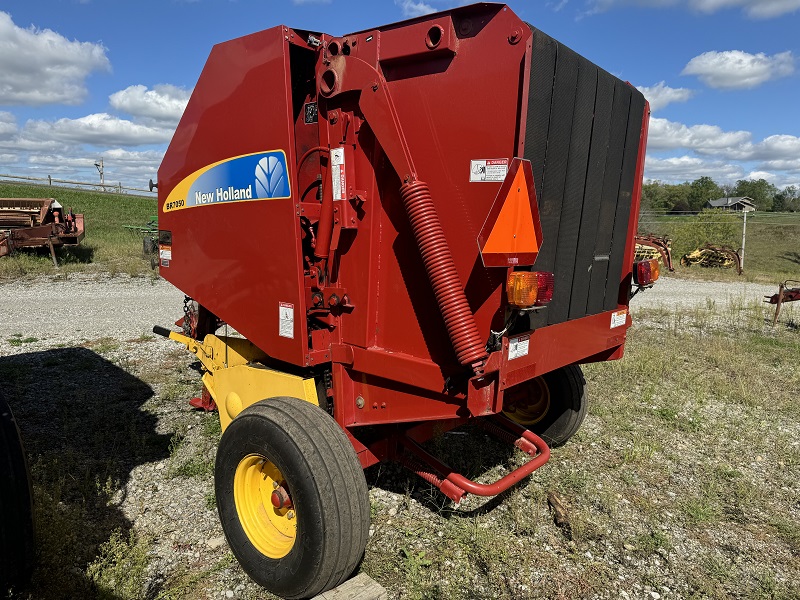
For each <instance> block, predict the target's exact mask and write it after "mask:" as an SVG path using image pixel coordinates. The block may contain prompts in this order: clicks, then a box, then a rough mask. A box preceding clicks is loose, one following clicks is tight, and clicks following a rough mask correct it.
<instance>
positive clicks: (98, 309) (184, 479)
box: [0, 276, 777, 598]
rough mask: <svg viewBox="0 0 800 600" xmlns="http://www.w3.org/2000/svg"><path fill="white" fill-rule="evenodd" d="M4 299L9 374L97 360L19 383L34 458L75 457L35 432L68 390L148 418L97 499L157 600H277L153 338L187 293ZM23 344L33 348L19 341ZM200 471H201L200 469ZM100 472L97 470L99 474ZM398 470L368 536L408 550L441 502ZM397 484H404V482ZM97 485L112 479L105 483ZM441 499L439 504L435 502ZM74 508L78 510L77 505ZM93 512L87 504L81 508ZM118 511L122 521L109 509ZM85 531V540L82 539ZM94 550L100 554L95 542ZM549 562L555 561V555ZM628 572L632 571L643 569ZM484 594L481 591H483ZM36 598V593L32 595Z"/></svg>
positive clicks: (117, 285) (97, 288) (185, 370)
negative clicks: (44, 388)
mask: <svg viewBox="0 0 800 600" xmlns="http://www.w3.org/2000/svg"><path fill="white" fill-rule="evenodd" d="M776 291H777V287H775V288H773V287H771V286H764V285H758V284H751V283H739V282H735V283H724V282H701V281H689V280H681V279H674V278H664V279H662V280H661V281H659V282H658V284H657V285H656V286H655V287H654V288H653V289H652V290H648V291H646V292H644V293H641V294H638V295H637V296H636V297H635V298H634V300H633V302H632V307H634V310H635V308H636V307H647V308H656V307H659V306H678V305H687V306H688V305H692V304H700V305H703V304H706V299H707V298H711V299H713V300H714V301H715V302H716V305H717V306H719V305H721V304H724V303H727V302H730V301H734V300H735V301H737V302H739V301H741V300H745V301H747V302H750V301H755V300H761V299H762V297H763V296H764V295H770V294H773V293H775V292H776ZM0 294H1V295H2V296H1V297H2V298H3V299H4V301H3V302H2V303H0V366H4V367H5V369H6V371H5V373H6V374H9V373H10V371H9V369H16V368H19V369H22V367H23V366H26V368H30V369H31V370H33V371H36V370H37V369H38V368H39V367H41V368H42V369H51V370H54V369H68V368H70V365H73V364H75V363H80V362H85V363H86V364H87V365H88V366H86V367H85V368H86V373H87V375H86V377H87V378H94V380H89V379H83V380H81V379H80V377H78V378H77V381H72V380H70V381H69V382H66V383H65V384H63V386H62V387H61V389H59V390H58V393H55V394H53V393H51V392H47V393H44V392H43V393H41V394H40V395H36V394H35V392H33V391H31V390H32V388H33V385H32V384H30V383H24V384H23V383H18V384H17V386H18V387H19V390H20V391H21V392H24V393H21V394H19V396H20V397H22V398H28V399H29V403H30V404H32V405H34V407H33V408H28V409H27V410H26V407H25V406H20V405H17V406H13V408H14V410H15V411H17V410H18V408H19V409H20V410H19V413H20V414H18V415H17V418H18V419H19V421H20V423H21V424H22V425H23V426H25V425H29V426H30V427H31V431H28V432H26V431H25V430H23V435H24V437H25V436H26V435H27V436H28V437H29V439H26V444H28V450H29V452H30V453H31V454H36V453H37V450H39V449H40V448H41V447H45V448H53V447H54V446H55V447H57V445H58V444H59V443H63V444H65V447H67V448H69V449H70V451H73V450H75V449H74V448H73V447H71V446H70V445H69V444H71V443H74V439H75V437H74V434H75V433H76V432H75V431H72V430H71V427H72V425H69V424H68V425H66V426H62V427H61V429H59V430H56V431H55V433H53V432H52V431H51V430H49V429H47V430H46V429H43V430H42V431H41V432H39V433H37V432H36V431H35V427H36V425H37V418H39V417H37V411H38V412H41V413H42V414H47V415H51V416H54V417H57V416H58V415H59V414H63V407H64V405H65V404H64V403H65V402H71V401H72V399H73V396H75V395H76V394H78V393H79V392H78V388H77V387H70V386H80V388H81V389H80V393H82V394H86V395H87V396H91V395H92V394H100V395H101V396H103V401H105V396H108V401H109V402H112V403H113V402H114V400H116V399H117V394H116V393H115V392H114V391H112V392H109V388H112V389H114V388H115V389H119V390H123V391H124V393H125V394H127V396H123V399H125V398H127V403H123V402H122V401H119V404H118V408H113V407H114V406H117V405H114V404H110V406H111V407H112V408H109V409H106V410H109V411H114V410H118V411H119V414H115V415H114V418H115V421H114V422H115V423H116V422H125V421H126V420H127V421H129V422H135V423H138V424H135V425H133V426H131V427H133V431H132V432H131V431H130V428H128V429H125V432H124V435H127V436H129V437H130V438H131V441H130V442H128V445H127V446H126V445H125V442H123V443H122V447H120V448H115V452H117V453H119V454H121V455H123V456H127V455H128V454H129V455H130V460H125V461H122V464H123V466H124V469H123V471H122V473H117V474H115V475H114V476H115V477H117V478H118V485H115V486H113V487H114V488H115V489H112V490H111V493H110V494H109V497H108V498H107V499H105V498H104V497H103V496H102V494H98V498H104V499H103V502H100V504H104V506H103V507H102V508H101V512H102V513H103V514H104V515H105V516H104V517H103V518H104V521H103V522H119V523H120V524H121V527H122V530H123V531H127V530H129V529H133V530H135V531H136V532H137V533H138V534H139V535H140V536H141V537H142V538H143V539H147V540H149V543H150V547H149V550H148V556H149V565H148V567H147V572H148V575H147V582H148V583H147V586H146V589H145V591H146V592H147V596H148V597H155V596H157V595H158V593H159V590H160V587H159V586H161V585H162V584H163V582H164V581H165V580H167V581H170V582H172V583H173V584H174V582H175V581H176V580H178V581H180V580H181V577H184V578H185V579H186V581H187V583H186V586H187V587H186V590H185V591H186V593H187V594H188V596H184V597H192V598H195V597H196V598H201V597H205V598H267V597H269V596H268V595H265V594H264V592H263V590H260V589H259V588H258V587H257V586H255V584H253V583H252V582H251V581H250V580H249V579H248V578H247V576H246V575H245V574H244V573H243V572H242V571H241V569H240V568H239V567H238V565H237V564H236V563H235V561H234V560H233V559H232V556H231V555H230V553H229V550H228V548H227V544H226V543H225V539H224V536H223V534H222V530H221V527H220V526H219V522H218V520H217V515H216V510H215V509H214V507H213V477H212V475H211V473H210V472H207V473H204V472H202V469H203V468H204V466H203V465H204V464H210V461H211V460H212V458H213V455H214V453H215V447H214V445H213V444H214V443H215V441H211V442H209V441H208V440H214V437H215V435H209V431H210V430H211V429H213V427H214V422H215V420H216V417H215V415H205V414H196V413H192V412H191V411H190V409H189V407H188V405H187V403H186V399H187V398H188V397H189V396H190V395H191V394H192V393H196V392H197V390H196V389H195V388H197V387H198V385H199V383H198V379H199V377H198V374H197V373H196V372H195V371H194V370H192V369H191V368H190V367H189V366H190V364H191V363H192V360H191V359H192V357H191V356H190V355H188V353H186V352H185V351H184V350H183V349H181V348H180V347H178V346H177V345H176V344H174V343H173V342H170V341H168V340H164V339H162V338H160V337H157V336H156V337H154V338H153V337H151V336H150V335H148V334H150V332H151V331H152V326H153V325H155V324H160V325H163V326H169V325H171V324H172V323H173V322H174V321H175V320H176V319H177V318H178V317H179V316H180V314H181V307H182V301H183V294H182V293H181V292H179V291H178V290H176V289H175V288H174V287H172V286H171V285H170V284H169V283H167V282H165V281H164V280H161V279H158V280H150V279H143V278H138V279H136V278H134V279H131V278H127V277H97V276H94V277H86V276H70V277H69V278H68V279H67V280H63V279H37V280H33V281H27V282H12V283H4V284H0ZM14 338H16V339H17V340H18V341H19V340H20V339H21V340H23V341H22V342H21V343H17V342H12V340H13V339H14ZM3 360H4V361H5V363H3V362H2V361H3ZM61 365H63V366H61ZM156 365H158V366H157V367H156ZM165 365H168V367H167V366H165ZM159 369H162V371H160V372H159V371H158V370H159ZM167 369H169V370H167ZM159 373H168V374H169V376H168V377H163V376H162V375H159ZM3 375H4V372H0V376H3ZM162 377H163V378H162ZM13 387H14V386H13V385H12V390H13ZM191 390H194V392H192V391H191ZM59 394H60V395H59ZM60 411H61V412H60ZM125 411H128V413H129V414H128V413H126V412H125ZM142 414H144V415H145V416H144V417H142V416H141V415H142ZM101 416H102V417H103V418H106V419H108V418H111V417H108V416H107V415H101ZM137 419H138V421H136V420H137ZM99 422H102V420H101V421H99ZM176 432H178V433H176ZM112 433H113V432H112ZM109 435H111V434H109ZM60 436H63V440H62V437H60ZM90 441H91V440H90ZM134 441H135V444H134ZM103 443H104V441H103V439H99V440H98V441H97V444H95V445H92V444H90V443H88V442H87V445H86V446H85V447H83V446H79V447H77V450H76V451H77V452H78V454H80V453H81V452H83V453H84V454H86V455H87V456H91V455H92V454H93V453H96V454H102V452H103ZM114 443H115V444H116V443H118V441H116V440H115V441H114ZM142 447H144V448H145V450H142ZM198 457H200V460H199V462H198ZM204 460H205V461H206V462H205V463H204V462H203V461H204ZM39 468H41V466H40V467H39ZM102 468H103V465H102V464H100V465H98V466H96V468H95V469H94V470H95V471H96V472H100V473H101V474H104V472H103V471H102ZM198 470H199V471H200V472H201V475H200V476H198V475H197V474H196V473H195V471H198ZM96 472H93V473H92V475H93V476H95V478H96V474H97V473H96ZM394 472H395V471H394V470H393V468H392V467H389V469H388V471H386V472H385V473H384V474H382V475H378V479H380V480H381V481H380V486H378V485H374V486H373V487H372V489H371V491H370V497H371V500H372V503H373V507H377V508H376V509H375V510H377V511H378V512H379V513H380V514H381V515H382V517H381V519H379V520H377V521H376V522H374V523H373V527H372V529H371V531H370V536H371V537H372V538H373V543H378V541H379V540H381V539H384V538H385V539H384V543H386V544H393V545H395V544H398V543H400V544H402V543H404V542H403V541H402V539H401V540H399V541H398V540H397V539H395V537H396V536H397V535H400V534H398V533H397V531H396V527H393V526H392V520H393V519H399V515H398V511H401V512H402V511H406V512H407V513H408V515H413V516H414V518H413V519H411V520H410V521H409V522H410V523H419V522H423V521H424V520H425V519H427V518H428V517H429V515H430V514H431V510H430V508H429V505H430V503H431V502H430V501H428V502H427V504H426V503H425V502H420V501H418V499H417V498H416V497H415V498H414V501H410V500H409V497H408V496H407V494H406V493H405V491H404V490H403V489H402V485H403V483H402V481H404V477H405V475H403V474H400V475H396V476H395V475H393V473H394ZM393 480H396V482H395V484H393V483H392V482H393ZM99 481H100V483H101V484H102V477H101V479H100V480H99ZM398 482H399V483H398ZM373 483H374V478H373ZM423 500H424V499H423ZM437 501H441V499H439V498H437V499H436V500H435V501H434V502H437ZM62 504H63V503H59V507H60V508H59V510H62V507H61V505H62ZM467 507H468V508H469V505H467ZM513 508H514V507H513V502H512V503H511V507H510V508H509V507H507V506H506V503H504V504H500V505H499V507H498V510H499V511H501V512H503V511H508V510H511V509H513ZM67 509H69V510H72V509H71V508H70V505H69V504H68V506H67ZM65 510H66V509H65ZM76 510H78V509H76ZM84 510H87V509H86V508H84V507H81V508H80V509H79V511H84ZM109 512H111V513H113V514H111V515H110V516H109V515H108V514H106V513H109ZM387 515H388V518H387ZM395 515H397V516H395ZM106 517H107V518H106ZM86 518H87V517H86V513H81V512H78V513H76V516H75V523H82V522H83V521H84V520H85V519H86ZM90 518H91V517H90ZM544 518H546V517H544ZM437 522H441V519H439V521H437ZM442 526H443V525H442ZM112 531H113V529H112V528H111V527H110V526H107V527H105V528H100V530H99V531H96V532H94V534H93V535H94V537H96V538H97V540H98V542H97V543H102V542H103V541H104V540H105V539H108V538H109V536H110V535H111V534H112ZM75 535H78V536H79V537H80V536H81V535H84V532H78V533H76V534H75ZM87 535H88V534H87ZM405 535H406V537H408V536H409V533H408V532H407V531H406V533H405ZM438 535H439V536H440V537H441V536H442V535H443V532H442V531H439V532H438ZM89 537H91V536H89ZM91 539H94V538H91ZM87 547H90V545H89V542H87ZM409 547H410V548H413V546H409ZM94 548H95V549H96V546H95V547H94ZM626 548H627V546H626ZM545 549H546V550H547V549H549V547H546V548H545ZM587 555H588V557H589V559H590V560H595V559H593V558H592V556H591V554H589V552H588V551H587ZM420 556H422V555H420ZM411 558H413V556H412V557H411ZM85 560H86V559H84V560H83V562H82V561H81V557H74V563H73V564H72V565H70V564H67V566H66V568H68V569H69V570H70V572H74V573H76V574H77V575H76V577H82V573H83V569H85V565H86V562H85ZM89 560H91V556H90V557H89ZM422 560H423V559H420V561H422ZM548 560H552V561H556V560H557V557H556V558H552V559H548ZM652 560H654V561H656V562H658V561H659V560H662V559H661V558H660V556H658V555H654V558H653V559H652ZM407 562H409V564H411V565H412V566H413V565H414V564H415V563H414V562H413V560H411V559H409V561H407ZM424 566H425V563H424V562H421V563H420V565H418V567H419V568H420V569H423V568H424ZM630 566H631V568H632V569H633V571H634V572H635V571H636V569H637V568H643V567H637V566H636V565H633V564H632V565H630ZM415 568H417V567H415ZM182 573H183V575H182ZM193 573H201V574H202V578H201V580H200V582H199V583H198V582H197V581H196V579H194V578H193V577H194V576H193V575H192V574H193ZM567 575H569V574H567ZM530 577H531V578H532V577H533V574H531V575H530ZM622 579H623V577H622V576H620V580H622ZM76 585H80V584H76ZM84 585H85V584H84ZM192 586H195V587H192ZM197 586H199V587H197ZM633 589H634V593H635V594H637V597H645V598H658V597H659V593H656V592H655V588H653V591H650V590H649V589H642V588H639V589H636V588H633ZM665 589H666V590H667V592H669V589H668V588H664V589H662V590H661V592H660V593H661V594H663V595H664V597H665V598H666V597H682V596H684V595H685V594H686V592H687V591H688V590H680V591H679V590H674V589H673V591H672V593H665V592H664V590H665ZM395 592H396V590H395ZM484 592H485V596H486V597H491V596H492V595H493V593H491V592H490V591H488V590H484ZM477 593H478V594H479V595H483V594H482V592H480V591H478V592H477ZM518 593H519V597H529V596H528V595H527V594H526V592H525V590H523V589H522V588H520V591H519V592H518ZM178 596H180V595H179V594H178ZM31 597H38V596H36V595H35V592H34V596H31ZM42 597H48V598H49V597H57V596H49V595H44V596H42ZM76 597H77V596H76ZM119 597H122V596H119ZM170 597H172V596H170ZM392 597H402V593H401V594H400V595H399V596H397V595H396V594H394V593H393V594H392ZM564 597H568V596H564ZM604 597H605V596H604ZM609 597H611V596H609ZM619 597H628V596H625V595H623V596H619Z"/></svg>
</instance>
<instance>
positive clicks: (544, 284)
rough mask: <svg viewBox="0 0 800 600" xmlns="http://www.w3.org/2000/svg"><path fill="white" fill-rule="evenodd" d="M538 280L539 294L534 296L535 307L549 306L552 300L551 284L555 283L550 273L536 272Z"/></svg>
mask: <svg viewBox="0 0 800 600" xmlns="http://www.w3.org/2000/svg"><path fill="white" fill-rule="evenodd" d="M536 276H537V279H538V280H539V292H538V293H537V294H536V306H544V305H545V304H549V303H550V301H551V300H552V299H553V282H554V281H555V280H554V278H553V274H552V273H545V272H543V271H536Z"/></svg>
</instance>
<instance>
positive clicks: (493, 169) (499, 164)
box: [469, 158, 508, 181]
mask: <svg viewBox="0 0 800 600" xmlns="http://www.w3.org/2000/svg"><path fill="white" fill-rule="evenodd" d="M507 174H508V159H507V158H485V159H480V160H471V161H469V180H470V181H503V180H504V179H505V178H506V175H507Z"/></svg>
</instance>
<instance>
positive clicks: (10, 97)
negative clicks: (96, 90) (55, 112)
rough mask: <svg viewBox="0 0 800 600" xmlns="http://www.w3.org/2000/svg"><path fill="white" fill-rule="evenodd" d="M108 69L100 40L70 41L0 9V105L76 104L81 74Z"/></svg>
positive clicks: (82, 89)
mask: <svg viewBox="0 0 800 600" xmlns="http://www.w3.org/2000/svg"><path fill="white" fill-rule="evenodd" d="M110 68H111V64H110V62H109V60H108V57H106V49H105V47H104V46H103V45H102V44H93V43H90V42H78V41H70V40H68V39H67V38H65V37H64V36H62V35H60V34H58V33H56V32H54V31H51V30H50V29H36V28H34V27H30V28H28V29H23V28H21V27H18V26H17V25H15V24H14V22H13V21H12V19H11V15H9V14H8V13H5V12H0V73H2V74H3V77H2V79H0V104H5V105H31V106H40V105H42V104H57V103H60V104H80V103H81V102H82V101H83V100H84V98H86V95H87V90H86V78H87V77H88V76H89V75H90V74H91V73H93V72H94V71H108V70H110Z"/></svg>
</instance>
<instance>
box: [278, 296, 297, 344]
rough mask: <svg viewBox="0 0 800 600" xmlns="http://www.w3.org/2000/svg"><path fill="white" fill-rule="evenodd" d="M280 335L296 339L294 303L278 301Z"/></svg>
mask: <svg viewBox="0 0 800 600" xmlns="http://www.w3.org/2000/svg"><path fill="white" fill-rule="evenodd" d="M278 335H279V336H281V337H285V338H290V339H294V304H289V303H288V302H279V303H278Z"/></svg>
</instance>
